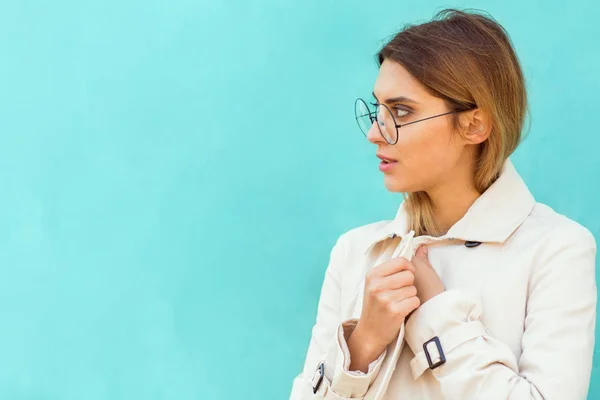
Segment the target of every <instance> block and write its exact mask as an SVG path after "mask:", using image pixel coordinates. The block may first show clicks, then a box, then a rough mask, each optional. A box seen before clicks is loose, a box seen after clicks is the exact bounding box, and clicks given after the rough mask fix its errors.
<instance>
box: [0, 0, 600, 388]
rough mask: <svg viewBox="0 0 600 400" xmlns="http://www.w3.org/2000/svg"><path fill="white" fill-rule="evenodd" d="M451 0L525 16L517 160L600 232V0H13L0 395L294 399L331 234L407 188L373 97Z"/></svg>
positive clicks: (598, 379) (1, 204) (4, 103)
mask: <svg viewBox="0 0 600 400" xmlns="http://www.w3.org/2000/svg"><path fill="white" fill-rule="evenodd" d="M443 6H459V7H464V6H475V7H479V8H483V9H485V10H488V11H489V12H491V13H492V15H493V16H495V17H496V18H497V19H498V20H499V21H500V22H501V23H502V24H504V26H505V27H506V28H507V30H508V31H509V32H510V34H511V35H512V38H513V40H514V42H515V46H516V48H517V51H518V53H519V55H520V57H521V59H522V62H523V66H524V71H525V74H526V77H527V80H528V88H529V93H530V97H531V110H532V125H531V132H530V136H529V137H528V139H527V140H526V141H525V142H524V143H523V145H522V146H521V148H520V149H519V150H518V152H517V153H516V154H515V156H514V157H513V160H514V162H515V164H516V166H517V168H518V169H519V171H520V172H521V174H522V175H523V177H524V178H525V180H526V181H527V183H528V184H529V185H530V188H531V190H532V191H533V193H534V194H535V195H536V197H537V199H538V201H541V202H545V203H547V204H549V205H551V206H552V207H554V208H555V209H556V210H558V211H559V212H561V213H565V214H567V215H568V216H570V217H571V218H573V219H575V220H577V221H579V222H581V223H583V224H584V225H586V226H587V227H588V228H589V229H591V230H592V232H593V233H594V234H595V235H596V237H600V235H599V234H600V218H599V217H598V211H597V199H598V197H599V195H600V186H599V185H598V175H599V173H600V161H599V157H598V146H599V145H600V139H599V132H598V128H597V123H596V117H597V115H598V97H597V93H598V92H600V74H598V64H599V63H600V55H599V52H598V44H597V38H598V37H600V25H599V24H598V23H597V19H596V15H597V14H598V12H600V5H599V4H598V3H597V2H596V3H595V4H594V2H592V1H591V0H590V1H587V2H585V1H575V2H570V3H569V4H568V5H565V3H564V2H562V1H552V2H548V1H544V2H541V1H529V2H523V1H502V2H500V1H478V2H474V1H471V2H457V3H448V4H444V3H438V2H433V1H420V2H414V1H413V2H408V1H401V2H399V1H391V0H387V1H379V2H366V1H343V2H342V1H339V2H327V1H317V0H304V1H274V0H273V1H264V0H262V1H259V0H254V1H252V2H249V1H248V2H243V1H197V0H169V1H167V0H145V1H141V0H128V1H116V0H102V1H100V0H96V1H81V0H80V1H74V0H72V1H67V0H56V1H52V2H50V1H27V0H23V1H2V2H1V3H0V55H1V61H0V185H1V195H0V318H1V323H0V398H1V399H14V400H20V399H31V400H33V399H35V400H39V399H66V400H72V399H73V400H74V399H77V400H81V399H85V400H101V399H111V400H113V399H115V400H116V399H126V400H131V399H144V400H146V399H177V400H185V399H211V400H212V399H215V400H218V399H284V398H287V396H288V395H289V391H290V389H291V382H292V379H293V377H294V376H295V375H296V374H297V373H299V372H300V369H301V366H302V362H303V360H304V355H305V351H306V346H307V345H308V340H309V337H310V329H311V328H312V324H313V323H314V318H315V312H316V305H317V301H318V294H319V290H320V286H321V283H322V279H323V274H324V270H325V267H326V264H327V261H328V256H329V251H330V249H331V246H333V244H334V242H335V240H336V238H337V237H338V236H339V235H340V234H341V233H343V232H345V231H346V230H348V229H351V228H353V227H356V226H359V225H362V224H366V223H369V222H373V221H376V220H380V219H387V218H392V217H393V216H394V214H395V211H396V208H397V206H398V204H399V202H400V199H401V197H400V195H399V194H390V193H387V192H386V191H385V188H384V187H383V180H382V176H381V172H379V170H378V169H377V160H376V158H375V148H374V147H373V146H372V145H370V144H369V143H368V142H366V140H365V139H364V138H363V137H362V136H361V134H360V132H359V130H358V127H357V126H356V123H355V121H354V119H353V102H354V99H355V98H356V97H358V96H368V95H369V93H370V91H371V89H372V85H373V83H374V80H375V77H376V74H377V69H376V66H375V62H374V58H373V55H374V54H375V52H376V51H377V50H378V48H379V47H380V46H381V45H382V44H383V42H384V39H385V38H386V37H388V36H389V35H391V34H393V33H394V32H395V31H396V30H397V29H398V28H399V27H400V26H401V25H402V24H404V23H406V22H418V21H425V20H426V19H428V18H430V17H431V16H433V14H434V12H435V11H437V10H439V9H441V8H442V7H443ZM596 359H598V358H597V357H596ZM596 365H597V364H596ZM590 398H600V370H599V369H598V367H595V369H594V375H593V381H592V384H591V391H590Z"/></svg>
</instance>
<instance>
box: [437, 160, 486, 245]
mask: <svg viewBox="0 0 600 400" xmlns="http://www.w3.org/2000/svg"><path fill="white" fill-rule="evenodd" d="M473 174H474V166H470V165H467V166H464V167H457V169H456V171H454V172H453V174H452V177H451V179H447V180H446V182H444V183H443V184H441V185H439V186H437V187H435V188H433V189H431V190H428V191H427V194H428V195H429V197H430V198H431V200H432V203H433V216H434V218H435V222H436V224H437V226H438V227H439V228H440V231H441V234H446V233H447V232H448V230H449V229H450V228H451V227H452V225H454V224H455V223H456V222H458V220H460V219H461V218H462V217H463V216H464V215H465V214H466V212H467V210H468V209H469V207H471V205H472V204H473V203H474V202H475V200H477V198H478V197H479V196H480V195H481V193H479V192H478V191H477V189H476V188H475V185H474V184H473Z"/></svg>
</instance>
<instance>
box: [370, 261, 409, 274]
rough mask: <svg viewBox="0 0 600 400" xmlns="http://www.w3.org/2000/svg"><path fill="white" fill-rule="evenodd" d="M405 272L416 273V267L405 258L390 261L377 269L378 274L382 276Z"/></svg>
mask: <svg viewBox="0 0 600 400" xmlns="http://www.w3.org/2000/svg"><path fill="white" fill-rule="evenodd" d="M405 270H412V271H413V272H414V271H415V267H414V266H413V265H412V263H411V262H410V261H408V260H407V259H406V258H404V257H396V258H392V259H389V260H387V261H386V262H384V263H382V264H381V265H379V266H378V267H377V273H378V275H380V276H389V275H392V274H395V273H397V272H400V271H405Z"/></svg>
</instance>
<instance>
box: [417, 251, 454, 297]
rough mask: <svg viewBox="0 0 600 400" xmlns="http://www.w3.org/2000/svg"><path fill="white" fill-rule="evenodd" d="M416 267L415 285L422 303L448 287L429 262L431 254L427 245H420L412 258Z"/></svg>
mask: <svg viewBox="0 0 600 400" xmlns="http://www.w3.org/2000/svg"><path fill="white" fill-rule="evenodd" d="M412 264H413V266H414V267H415V270H416V272H415V283H414V285H415V287H416V288H417V296H418V297H419V300H421V304H423V303H425V302H426V301H427V300H429V299H431V298H433V297H435V296H437V295H438V294H440V293H443V292H444V291H445V290H446V289H445V288H444V283H443V282H442V280H441V279H440V277H439V276H438V274H437V272H435V270H434V269H433V267H432V266H431V263H430V262H429V254H428V249H427V246H426V245H422V246H420V247H419V248H418V249H417V251H416V253H415V256H414V257H413V259H412Z"/></svg>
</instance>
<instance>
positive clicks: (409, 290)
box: [380, 285, 417, 303]
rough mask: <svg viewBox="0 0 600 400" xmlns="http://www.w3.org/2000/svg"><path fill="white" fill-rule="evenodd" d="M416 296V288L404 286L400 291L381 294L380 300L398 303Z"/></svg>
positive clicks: (395, 290)
mask: <svg viewBox="0 0 600 400" xmlns="http://www.w3.org/2000/svg"><path fill="white" fill-rule="evenodd" d="M416 295H417V288H416V287H415V286H412V285H411V286H405V287H402V288H400V289H394V290H388V291H386V292H383V293H381V295H380V296H381V297H380V299H381V300H385V301H387V302H390V303H398V302H401V301H403V300H406V299H409V298H411V297H415V296H416Z"/></svg>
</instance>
